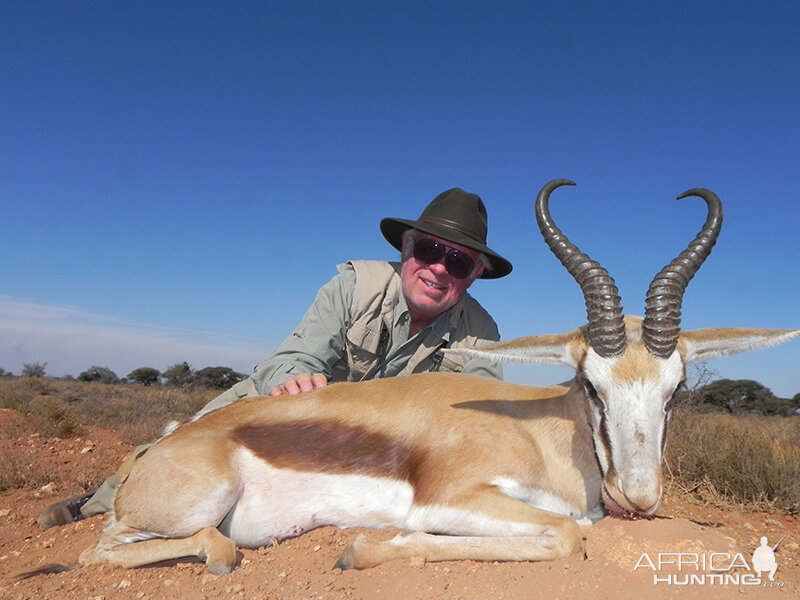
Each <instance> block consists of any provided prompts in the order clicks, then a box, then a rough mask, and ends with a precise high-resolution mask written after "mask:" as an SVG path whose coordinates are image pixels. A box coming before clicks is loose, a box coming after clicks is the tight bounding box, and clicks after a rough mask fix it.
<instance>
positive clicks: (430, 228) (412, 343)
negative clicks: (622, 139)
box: [38, 188, 512, 529]
mask: <svg viewBox="0 0 800 600" xmlns="http://www.w3.org/2000/svg"><path fill="white" fill-rule="evenodd" d="M380 228H381V232H382V233H383V235H384V237H385V238H386V239H387V241H388V242H389V243H390V244H391V245H392V246H394V247H395V248H396V249H398V250H400V252H401V262H400V263H387V262H382V261H352V262H349V263H347V264H345V265H340V266H339V274H338V275H336V276H335V277H334V278H333V279H332V280H331V281H330V282H329V283H327V284H326V285H324V286H323V287H322V288H321V289H320V290H319V292H318V293H317V296H316V298H315V299H314V302H313V304H312V305H311V307H310V308H309V309H308V310H307V311H306V313H305V315H304V316H303V318H302V319H301V321H300V324H299V325H298V326H297V327H296V328H295V330H294V331H293V332H292V334H291V335H290V336H289V337H288V338H286V339H285V340H284V342H283V343H282V344H281V345H280V346H279V347H278V349H277V350H276V351H275V352H273V353H272V354H271V355H270V356H269V357H268V358H267V359H266V360H265V361H264V362H262V363H261V364H259V365H258V366H257V367H256V369H255V371H254V373H253V375H251V376H250V377H248V378H247V379H245V380H244V381H242V382H240V383H238V384H236V385H234V386H233V387H232V388H231V389H230V390H228V391H226V392H224V393H223V394H221V395H220V396H218V397H217V398H215V399H214V400H212V401H211V402H210V403H209V404H208V405H206V406H205V407H204V408H202V409H201V410H200V412H199V413H198V414H197V416H200V415H202V414H205V413H207V412H209V411H212V410H216V409H218V408H220V407H222V406H225V405H227V404H230V403H231V402H234V401H236V400H238V399H239V398H244V397H252V396H259V395H267V394H270V395H272V396H278V395H281V394H284V393H288V394H298V393H300V392H305V391H309V390H311V389H314V388H318V387H324V386H326V385H328V383H331V382H337V381H362V380H367V379H376V378H382V377H393V376H398V375H406V374H409V373H419V372H424V371H451V372H463V373H472V374H478V375H484V376H488V377H496V378H498V379H501V378H502V370H501V367H500V366H499V365H498V364H497V363H493V362H489V361H486V360H483V359H467V358H466V357H461V356H457V355H455V356H452V357H451V356H447V357H445V356H444V353H443V352H442V349H443V348H447V347H450V348H459V347H474V346H476V345H478V344H480V343H481V342H484V341H497V340H498V339H500V336H499V334H498V331H497V325H496V324H495V322H494V321H493V320H492V318H491V317H490V316H489V314H488V313H487V312H486V311H485V310H484V309H483V307H481V305H480V304H478V302H477V301H475V300H474V299H473V298H472V297H471V296H469V295H468V294H467V289H468V288H469V286H470V285H472V283H473V282H474V281H475V279H478V278H483V279H496V278H500V277H504V276H505V275H508V274H509V273H510V272H511V268H512V267H511V263H509V262H508V261H507V260H506V259H505V258H503V257H502V256H500V255H499V254H497V253H496V252H494V251H493V250H491V249H490V248H489V247H488V246H487V245H486V234H487V231H488V219H487V214H486V208H485V206H484V204H483V201H482V200H481V199H480V198H479V197H478V196H476V195H475V194H470V193H467V192H465V191H463V190H461V189H459V188H453V189H450V190H447V191H445V192H442V193H441V194H439V195H438V196H437V197H436V198H434V199H433V201H432V202H431V203H430V204H429V205H428V206H427V207H426V208H425V210H424V211H423V212H422V215H421V216H420V218H419V219H417V220H416V221H410V220H405V219H394V218H386V219H383V220H382V221H381V223H380ZM147 447H148V446H142V447H140V448H137V450H136V451H135V452H134V453H133V454H132V455H131V457H130V458H129V459H127V460H126V461H125V462H124V463H123V465H122V466H121V467H120V470H119V471H118V472H117V473H116V474H114V475H112V476H111V477H109V478H108V480H106V482H105V483H104V484H103V485H102V486H101V487H100V489H99V490H97V491H96V492H95V493H94V494H84V495H81V496H76V497H74V498H70V499H68V500H63V501H61V502H57V503H55V504H53V505H52V506H50V507H48V508H47V509H45V511H43V512H42V514H41V515H39V518H38V523H39V526H40V527H41V528H42V529H47V528H48V527H53V526H55V525H64V524H66V523H69V522H72V521H77V520H80V519H82V518H85V517H88V516H91V515H95V514H99V513H103V512H107V511H108V510H110V509H111V507H112V504H113V498H114V492H115V490H116V487H117V486H118V485H119V483H121V481H122V480H123V479H124V477H125V474H126V473H127V472H128V471H129V470H130V467H131V465H132V464H133V461H134V460H135V459H136V458H137V457H139V456H141V455H142V453H144V452H145V451H146V450H147Z"/></svg>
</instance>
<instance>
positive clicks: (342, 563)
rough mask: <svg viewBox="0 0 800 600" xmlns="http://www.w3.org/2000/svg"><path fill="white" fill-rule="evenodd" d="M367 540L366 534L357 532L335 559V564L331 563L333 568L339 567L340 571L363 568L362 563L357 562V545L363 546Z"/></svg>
mask: <svg viewBox="0 0 800 600" xmlns="http://www.w3.org/2000/svg"><path fill="white" fill-rule="evenodd" d="M368 542H369V539H368V538H367V536H365V535H364V534H363V533H359V534H358V535H357V536H356V537H355V539H354V540H353V541H352V542H350V544H349V545H348V546H347V548H345V549H344V552H342V555H341V556H340V557H339V560H337V561H336V564H335V565H333V568H334V569H341V570H342V571H346V570H348V569H360V568H363V567H362V565H359V564H358V554H359V550H360V548H359V547H363V546H365V545H366V544H367V543H368Z"/></svg>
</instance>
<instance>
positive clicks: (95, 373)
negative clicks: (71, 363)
mask: <svg viewBox="0 0 800 600" xmlns="http://www.w3.org/2000/svg"><path fill="white" fill-rule="evenodd" d="M78 381H96V382H98V383H119V377H117V374H116V373H114V371H112V370H111V369H109V368H108V367H97V366H95V367H89V368H88V369H86V370H85V371H84V372H83V373H81V374H80V375H78Z"/></svg>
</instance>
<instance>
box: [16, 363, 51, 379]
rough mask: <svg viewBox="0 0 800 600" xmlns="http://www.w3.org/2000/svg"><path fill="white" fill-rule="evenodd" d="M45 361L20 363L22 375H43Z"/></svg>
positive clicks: (44, 374)
mask: <svg viewBox="0 0 800 600" xmlns="http://www.w3.org/2000/svg"><path fill="white" fill-rule="evenodd" d="M46 369H47V363H38V362H37V363H25V364H24V365H22V376H23V377H45V376H46V375H47V372H46Z"/></svg>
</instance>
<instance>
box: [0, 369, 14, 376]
mask: <svg viewBox="0 0 800 600" xmlns="http://www.w3.org/2000/svg"><path fill="white" fill-rule="evenodd" d="M13 376H14V374H13V373H12V372H11V371H6V370H5V369H4V368H2V367H0V377H13Z"/></svg>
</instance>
